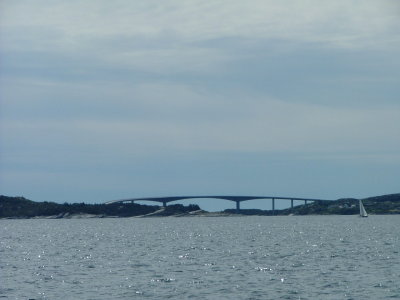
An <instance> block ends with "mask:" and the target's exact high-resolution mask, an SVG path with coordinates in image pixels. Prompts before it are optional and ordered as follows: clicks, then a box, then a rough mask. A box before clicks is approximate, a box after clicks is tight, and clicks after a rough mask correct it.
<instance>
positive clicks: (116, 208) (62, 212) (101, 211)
mask: <svg viewBox="0 0 400 300" xmlns="http://www.w3.org/2000/svg"><path fill="white" fill-rule="evenodd" d="M199 209H200V208H199V207H198V206H197V205H188V206H183V205H181V204H175V205H170V206H168V207H167V209H166V210H165V213H164V215H173V214H181V213H185V212H190V211H196V210H199ZM157 210H159V206H152V205H141V204H135V203H128V204H119V203H115V204H109V205H105V204H85V203H72V204H69V203H64V204H59V203H55V202H35V201H32V200H29V199H26V198H24V197H8V196H0V218H33V217H49V216H52V217H56V218H62V217H67V216H71V215H94V216H98V217H101V216H103V217H132V216H140V215H146V214H150V213H154V212H155V211H157Z"/></svg>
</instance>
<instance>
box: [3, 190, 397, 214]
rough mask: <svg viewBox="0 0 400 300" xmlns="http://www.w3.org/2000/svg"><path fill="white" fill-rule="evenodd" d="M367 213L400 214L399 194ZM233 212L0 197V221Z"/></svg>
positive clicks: (350, 203)
mask: <svg viewBox="0 0 400 300" xmlns="http://www.w3.org/2000/svg"><path fill="white" fill-rule="evenodd" d="M362 201H363V204H364V207H365V209H366V210H367V212H368V213H369V214H400V193H399V194H390V195H383V196H376V197H370V198H365V199H362ZM358 213H359V207H358V199H354V198H343V199H338V200H335V201H332V202H317V201H316V202H311V203H309V204H305V205H298V206H295V207H293V208H287V209H282V210H275V211H274V212H273V211H272V210H260V209H241V210H240V214H241V215H267V216H268V215H332V214H337V215H354V214H358ZM231 214H237V212H236V209H227V210H224V211H223V212H220V213H209V212H206V211H203V210H201V209H200V207H199V206H198V205H193V204H190V205H187V206H184V205H181V204H172V205H168V206H167V207H165V208H164V207H160V206H154V205H142V204H136V203H128V204H120V203H115V204H108V205H106V204H85V203H72V204H70V203H64V204H59V203H55V202H35V201H32V200H28V199H25V198H24V197H9V196H0V218H90V217H97V218H99V217H139V216H140V217H146V216H149V217H150V216H185V215H201V216H207V215H208V216H218V215H219V216H226V215H231Z"/></svg>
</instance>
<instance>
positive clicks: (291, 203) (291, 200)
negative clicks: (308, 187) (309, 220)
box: [290, 199, 293, 208]
mask: <svg viewBox="0 0 400 300" xmlns="http://www.w3.org/2000/svg"><path fill="white" fill-rule="evenodd" d="M290 205H291V207H292V208H293V199H290Z"/></svg>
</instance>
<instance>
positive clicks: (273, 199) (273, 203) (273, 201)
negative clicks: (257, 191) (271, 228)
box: [272, 198, 275, 215]
mask: <svg viewBox="0 0 400 300" xmlns="http://www.w3.org/2000/svg"><path fill="white" fill-rule="evenodd" d="M272 214H273V215H275V198H272Z"/></svg>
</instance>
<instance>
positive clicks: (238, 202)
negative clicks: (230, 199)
mask: <svg viewBox="0 0 400 300" xmlns="http://www.w3.org/2000/svg"><path fill="white" fill-rule="evenodd" d="M239 212H240V201H236V213H239Z"/></svg>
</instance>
